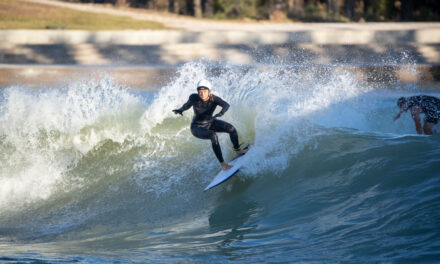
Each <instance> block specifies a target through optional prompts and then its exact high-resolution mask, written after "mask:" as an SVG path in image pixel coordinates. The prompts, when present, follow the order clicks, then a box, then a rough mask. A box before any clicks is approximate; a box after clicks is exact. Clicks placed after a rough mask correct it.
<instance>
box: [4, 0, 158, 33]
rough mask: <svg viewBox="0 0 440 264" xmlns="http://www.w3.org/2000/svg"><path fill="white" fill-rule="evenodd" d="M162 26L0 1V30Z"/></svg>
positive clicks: (11, 1) (119, 28)
mask: <svg viewBox="0 0 440 264" xmlns="http://www.w3.org/2000/svg"><path fill="white" fill-rule="evenodd" d="M48 28H65V29H83V30H121V29H164V26H163V25H162V24H160V23H156V22H152V21H140V20H134V19H131V18H129V17H120V16H112V15H106V14H97V13H89V12H82V11H76V10H71V9H67V8H61V7H54V6H49V5H42V4H36V3H29V2H25V1H22V0H0V29H48Z"/></svg>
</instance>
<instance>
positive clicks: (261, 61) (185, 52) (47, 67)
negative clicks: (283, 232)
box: [0, 23, 440, 86]
mask: <svg viewBox="0 0 440 264" xmlns="http://www.w3.org/2000/svg"><path fill="white" fill-rule="evenodd" d="M201 58H203V59H206V60H211V61H215V62H219V61H222V62H228V63H231V64H238V65H244V66H245V67H259V65H265V64H274V63H275V64H280V65H284V66H295V67H296V66H298V67H302V66H304V65H307V64H310V63H312V64H318V65H319V64H324V65H328V64H330V65H335V66H338V67H344V68H345V69H349V70H350V71H354V72H357V73H361V74H360V76H361V77H360V78H366V79H371V80H373V79H378V78H377V76H379V75H381V76H391V77H387V79H389V80H394V79H395V80H400V81H438V80H439V75H438V67H439V64H440V23H431V24H429V23H428V24H423V23H420V24H411V25H405V26H402V27H399V24H382V25H379V26H377V25H376V26H374V27H372V28H368V25H365V24H359V25H358V24H349V25H345V24H337V25H333V26H331V27H330V26H328V25H326V24H322V26H320V25H314V26H313V27H312V26H310V25H306V24H305V25H304V27H301V26H300V25H299V26H296V27H294V29H292V27H290V30H285V31H282V30H279V31H276V30H275V31H263V30H259V31H244V30H232V31H231V30H229V31H222V30H217V31H205V32H196V31H178V30H170V31H146V30H141V31H134V30H127V31H81V30H1V31H0V85H7V84H10V83H23V84H36V83H38V82H39V81H41V80H44V81H45V82H47V83H55V82H57V81H59V80H60V79H65V77H66V76H80V75H81V76H82V75H84V74H86V73H87V72H90V71H107V72H110V73H111V74H113V75H114V76H116V78H117V79H120V80H121V82H128V83H129V84H131V85H134V86H143V84H145V83H149V84H154V85H156V84H158V85H159V83H161V82H164V81H165V79H166V78H167V77H168V78H169V76H171V75H172V74H173V73H174V72H175V70H176V69H177V68H178V67H179V65H181V64H183V63H185V62H188V61H193V60H198V59H201ZM408 66H411V67H413V68H414V69H416V71H417V72H419V73H420V74H416V75H414V74H408V73H405V71H406V70H405V69H406V68H407V67H408ZM381 71H382V72H381ZM370 72H374V74H375V76H376V77H375V78H370V77H369V76H370V75H369V74H370ZM379 79H380V78H379Z"/></svg>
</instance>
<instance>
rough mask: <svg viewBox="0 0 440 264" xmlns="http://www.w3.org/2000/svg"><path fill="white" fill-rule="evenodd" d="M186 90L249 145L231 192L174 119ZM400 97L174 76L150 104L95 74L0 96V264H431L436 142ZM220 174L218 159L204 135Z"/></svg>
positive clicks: (343, 83) (239, 74)
mask: <svg viewBox="0 0 440 264" xmlns="http://www.w3.org/2000/svg"><path fill="white" fill-rule="evenodd" d="M201 78H208V79H210V80H211V81H212V83H213V86H214V88H213V93H214V94H216V95H218V96H220V97H222V98H223V99H224V100H226V101H227V102H229V103H230V105H231V107H230V109H229V111H228V112H227V113H226V115H225V116H223V117H222V119H223V120H225V121H227V122H230V123H232V124H233V125H234V126H235V127H236V128H237V130H238V132H239V137H240V140H241V142H250V143H252V148H251V149H250V151H249V153H248V154H247V155H249V157H250V159H249V162H248V164H246V166H245V167H244V168H243V169H242V170H241V171H240V172H239V173H238V174H237V175H236V176H234V177H233V178H232V179H231V180H229V181H228V182H226V183H224V184H222V185H220V186H218V187H216V188H214V189H212V190H210V191H208V192H203V189H204V188H205V187H206V185H207V184H208V183H209V182H210V180H211V179H212V178H213V177H214V176H215V174H216V173H217V172H218V171H219V170H220V166H219V164H218V162H217V161H216V159H215V156H214V154H213V152H212V150H211V146H210V142H209V141H204V140H199V139H196V138H194V137H193V136H192V135H191V133H190V130H189V123H190V121H191V117H192V110H189V111H187V112H185V113H184V116H183V117H180V116H175V115H174V114H173V113H172V112H171V110H172V109H175V108H177V107H180V106H181V105H182V104H183V103H184V102H185V101H186V100H187V98H188V96H189V95H190V94H191V93H194V92H195V84H196V83H197V81H198V80H199V79H201ZM422 93H424V94H431V95H434V96H439V97H440V92H439V90H436V89H433V90H425V91H424V90H422V89H421V88H420V86H419V85H418V84H417V83H415V84H412V85H399V84H390V83H380V82H376V83H368V82H362V81H359V80H358V79H357V78H356V77H355V76H353V75H352V74H350V73H349V72H344V71H341V70H340V69H339V70H336V69H334V68H332V67H331V66H328V67H324V68H323V67H313V66H310V67H309V68H307V69H304V68H301V70H299V68H296V67H287V66H286V67H256V68H247V69H243V68H240V67H234V66H228V65H223V66H222V67H221V68H220V69H219V68H216V69H215V70H212V68H211V67H210V65H209V64H208V63H206V62H192V63H188V64H185V65H183V66H182V67H181V68H180V70H179V72H178V73H177V74H176V76H174V77H173V78H172V80H171V81H170V82H169V83H167V84H166V85H164V86H163V87H161V89H160V90H158V91H155V92H136V91H133V90H131V89H130V87H125V86H123V85H120V84H117V83H115V82H114V81H113V79H112V77H111V76H107V75H99V76H94V77H93V78H85V79H83V80H75V81H69V82H67V84H66V85H64V86H62V87H57V89H37V90H35V89H28V88H26V87H20V86H9V87H7V88H5V89H4V90H2V92H1V95H0V102H1V104H0V262H2V263H207V262H212V263H438V262H439V261H440V137H439V136H422V135H417V134H416V131H415V128H414V124H413V121H412V119H411V117H410V116H409V114H408V113H406V114H403V115H402V117H401V118H400V119H399V120H397V121H395V122H393V117H394V116H395V115H396V114H397V112H398V109H397V106H396V100H397V98H398V97H400V96H403V95H413V94H422ZM219 137H220V142H221V145H222V150H223V153H224V156H225V157H226V159H227V160H228V159H231V158H233V157H234V154H233V150H232V145H231V143H230V141H229V137H228V136H227V135H226V134H220V135H219Z"/></svg>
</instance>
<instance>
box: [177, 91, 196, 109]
mask: <svg viewBox="0 0 440 264" xmlns="http://www.w3.org/2000/svg"><path fill="white" fill-rule="evenodd" d="M193 99H194V98H193V95H191V96H190V97H189V98H188V101H187V102H186V103H185V104H183V105H182V107H180V108H179V109H177V110H179V111H181V112H183V111H186V110H188V109H190V108H191V106H193V103H194V100H193Z"/></svg>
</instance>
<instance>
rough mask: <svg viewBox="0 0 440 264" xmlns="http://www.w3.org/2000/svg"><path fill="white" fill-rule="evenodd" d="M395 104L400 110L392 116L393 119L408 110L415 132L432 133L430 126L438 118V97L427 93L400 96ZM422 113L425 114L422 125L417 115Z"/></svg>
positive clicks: (435, 122) (439, 115)
mask: <svg viewBox="0 0 440 264" xmlns="http://www.w3.org/2000/svg"><path fill="white" fill-rule="evenodd" d="M397 106H398V107H399V108H400V112H399V113H398V114H397V115H396V117H394V120H397V119H399V118H400V115H401V114H402V113H403V112H406V111H408V110H410V111H411V116H412V118H413V120H414V124H415V125H416V130H417V134H423V132H425V134H426V135H432V134H433V131H432V127H433V126H434V125H435V124H437V122H438V120H439V119H440V99H438V98H437V97H434V96H428V95H418V96H411V97H400V98H399V99H398V100H397ZM422 113H423V114H425V120H424V122H423V127H422V124H421V119H420V116H419V115H420V114H422ZM422 128H423V130H422Z"/></svg>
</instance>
